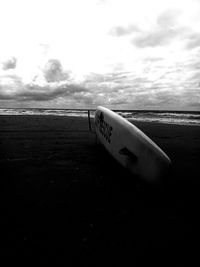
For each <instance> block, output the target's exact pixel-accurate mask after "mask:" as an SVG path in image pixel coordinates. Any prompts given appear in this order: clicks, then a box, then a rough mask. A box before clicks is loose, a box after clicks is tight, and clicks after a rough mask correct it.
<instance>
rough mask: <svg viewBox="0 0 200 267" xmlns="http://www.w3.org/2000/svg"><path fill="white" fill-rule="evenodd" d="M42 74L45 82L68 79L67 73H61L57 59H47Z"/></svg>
mask: <svg viewBox="0 0 200 267" xmlns="http://www.w3.org/2000/svg"><path fill="white" fill-rule="evenodd" d="M43 74H44V77H45V79H46V81H47V82H58V81H63V80H67V78H68V77H69V75H68V73H67V72H64V71H63V68H62V65H61V63H60V61H59V60H58V59H49V60H48V62H47V63H46V65H45V67H44V69H43Z"/></svg>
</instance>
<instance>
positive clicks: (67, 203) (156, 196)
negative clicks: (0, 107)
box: [0, 116, 200, 266]
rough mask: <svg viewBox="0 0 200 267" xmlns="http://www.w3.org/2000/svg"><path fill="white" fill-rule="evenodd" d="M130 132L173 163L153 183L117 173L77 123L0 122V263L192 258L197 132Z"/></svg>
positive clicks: (199, 198) (49, 119) (178, 261)
mask: <svg viewBox="0 0 200 267" xmlns="http://www.w3.org/2000/svg"><path fill="white" fill-rule="evenodd" d="M135 125H137V126H138V127H139V128H140V129H141V130H143V131H144V132H145V133H146V134H147V135H148V136H149V137H150V138H152V140H154V141H155V142H156V143H157V144H158V145H159V146H160V147H161V148H162V149H163V150H164V151H165V152H166V153H167V154H168V156H169V157H170V158H171V160H172V163H173V165H172V168H171V171H170V173H169V175H168V177H167V178H166V179H165V181H164V182H163V184H161V185H156V186H154V185H149V184H146V183H145V182H143V181H141V180H139V179H138V178H137V177H133V176H131V175H130V174H129V173H127V172H125V171H124V169H123V168H122V167H121V166H119V164H118V163H117V162H115V160H113V159H112V158H111V157H110V155H109V154H108V153H107V152H106V151H105V150H104V149H103V148H102V147H101V146H98V145H97V144H96V142H95V136H94V134H92V133H90V132H89V130H88V122H87V119H86V118H77V117H56V116H0V169H1V179H0V182H1V185H0V186H1V191H2V193H1V216H2V218H1V232H2V235H1V236H2V238H1V241H2V245H3V247H4V250H3V255H4V257H5V259H6V260H7V262H9V261H10V260H12V261H14V262H15V263H26V264H27V265H29V264H30V263H36V264H49V263H53V264H54V265H55V266H56V265H59V264H65V265H68V266H69V265H72V264H78V265H79V266H82V265H85V266H89V265H91V266H115V265H117V264H118V265H121V266H127V265H128V263H129V264H131V265H133V264H134V263H136V266H137V265H138V264H142V263H146V264H150V263H151V264H152V263H153V264H154V263H160V265H161V266H162V265H163V263H164V264H165V263H166V264H170V266H171V265H177V266H179V265H180V266H181V265H183V264H184V263H185V262H186V260H189V262H190V264H191V261H193V260H195V259H196V258H197V256H198V253H199V249H198V247H199V246H198V243H199V225H200V220H199V219H198V218H199V204H200V194H199V189H200V178H199V177H200V167H199V162H200V161H199V159H200V127H197V126H180V125H179V126H178V125H167V124H159V123H144V122H135Z"/></svg>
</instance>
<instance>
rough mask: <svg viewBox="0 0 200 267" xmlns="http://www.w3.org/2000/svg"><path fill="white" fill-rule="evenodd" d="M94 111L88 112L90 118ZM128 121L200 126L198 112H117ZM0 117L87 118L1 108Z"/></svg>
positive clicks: (81, 112) (79, 112) (71, 112)
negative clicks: (51, 116) (50, 116)
mask: <svg viewBox="0 0 200 267" xmlns="http://www.w3.org/2000/svg"><path fill="white" fill-rule="evenodd" d="M94 113H95V111H94V110H91V111H90V116H91V118H93V117H94ZM117 113H118V114H119V115H121V116H123V117H124V118H126V119H128V120H130V121H133V120H135V121H146V122H160V123H170V124H181V125H200V112H185V111H184V112H174V111H134V110H133V111H130V110H129V111H117ZM0 115H43V116H49V115H53V116H73V117H87V116H88V110H86V109H39V108H16V109H15V108H9V109H7V108H1V109H0Z"/></svg>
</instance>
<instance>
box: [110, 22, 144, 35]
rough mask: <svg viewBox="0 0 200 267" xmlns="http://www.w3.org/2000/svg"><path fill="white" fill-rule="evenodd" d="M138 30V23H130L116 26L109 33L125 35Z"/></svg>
mask: <svg viewBox="0 0 200 267" xmlns="http://www.w3.org/2000/svg"><path fill="white" fill-rule="evenodd" d="M138 31H139V28H138V27H137V26H136V25H128V26H127V27H123V26H116V27H113V28H112V29H111V30H110V32H109V34H110V35H112V36H116V37H121V36H125V35H130V34H132V33H134V32H138Z"/></svg>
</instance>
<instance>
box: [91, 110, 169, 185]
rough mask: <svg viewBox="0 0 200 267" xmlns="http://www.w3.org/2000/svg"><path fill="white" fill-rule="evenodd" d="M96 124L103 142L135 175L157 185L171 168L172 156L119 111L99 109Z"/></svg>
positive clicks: (97, 133)
mask: <svg viewBox="0 0 200 267" xmlns="http://www.w3.org/2000/svg"><path fill="white" fill-rule="evenodd" d="M94 123H95V131H96V135H97V138H98V140H99V141H100V143H101V144H102V145H103V146H104V147H105V148H106V149H107V151H108V152H109V153H110V154H111V155H112V156H113V157H114V158H115V159H116V160H117V161H118V162H119V163H120V164H121V165H122V166H124V167H125V168H127V169H128V170H129V171H130V172H131V173H132V174H134V175H137V176H139V177H141V178H143V179H145V180H146V181H152V182H153V181H156V180H159V179H160V178H161V177H162V176H163V175H164V174H165V173H166V171H167V169H168V167H169V166H170V165H171V161H170V159H169V157H168V156H167V155H166V154H165V153H164V152H163V151H162V150H161V149H160V148H159V147H158V146H157V145H156V144H155V143H154V142H153V141H152V140H151V139H150V138H149V137H148V136H146V135H145V134H144V133H143V132H142V131H141V130H139V129H138V128H137V127H136V126H134V125H133V124H132V123H130V122H129V121H127V120H126V119H124V118H123V117H121V116H120V115H118V114H116V113H115V112H113V111H111V110H109V109H107V108H104V107H101V106H99V107H97V110H96V112H95V119H94Z"/></svg>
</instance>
